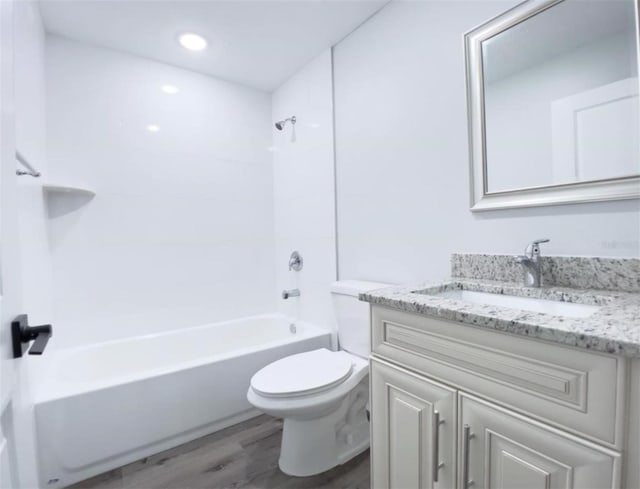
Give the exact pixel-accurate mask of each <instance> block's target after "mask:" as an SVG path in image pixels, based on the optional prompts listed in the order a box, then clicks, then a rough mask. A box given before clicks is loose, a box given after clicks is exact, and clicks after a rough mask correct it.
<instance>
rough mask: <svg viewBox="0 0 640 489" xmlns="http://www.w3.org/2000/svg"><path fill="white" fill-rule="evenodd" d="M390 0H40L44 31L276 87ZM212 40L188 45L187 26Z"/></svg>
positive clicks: (265, 87) (249, 83) (262, 86)
mask: <svg viewBox="0 0 640 489" xmlns="http://www.w3.org/2000/svg"><path fill="white" fill-rule="evenodd" d="M388 1H389V0H284V1H283V0H201V1H192V0H135V1H132V0H127V1H125V0H108V1H107V0H82V1H78V0H41V1H40V7H41V12H42V16H43V20H44V24H45V28H46V30H47V32H49V33H51V34H56V35H60V36H63V37H66V38H69V39H73V40H77V41H82V42H87V43H91V44H94V45H98V46H103V47H106V48H111V49H116V50H118V51H123V52H127V53H131V54H135V55H138V56H143V57H145V58H149V59H153V60H156V61H161V62H164V63H168V64H171V65H174V66H178V67H181V68H187V69H190V70H194V71H198V72H200V73H205V74H208V75H212V76H215V77H218V78H222V79H225V80H229V81H232V82H236V83H241V84H243V85H247V86H251V87H255V88H258V89H261V90H266V91H273V90H274V89H275V88H277V87H278V86H280V85H281V84H282V83H283V82H284V81H286V80H287V79H288V78H289V77H290V76H291V75H293V74H294V73H295V72H296V71H298V70H299V69H300V68H302V67H303V66H304V65H305V64H306V63H308V62H309V61H311V60H312V59H313V58H314V57H316V56H317V55H319V54H320V53H321V52H322V51H323V50H324V49H326V48H328V47H330V46H332V45H334V44H336V43H337V42H338V41H340V40H341V39H342V38H344V37H345V36H346V35H348V34H349V33H350V32H351V31H353V30H354V29H355V28H356V27H357V26H358V25H360V24H361V23H362V22H364V21H365V20H366V19H367V18H369V17H370V16H371V15H373V14H374V13H375V12H377V11H378V10H379V9H380V8H382V7H383V6H384V5H385V4H386V3H388ZM187 31H188V32H196V33H198V34H200V35H202V36H204V37H205V38H206V39H207V40H208V41H209V47H208V49H206V50H205V51H201V52H190V51H187V50H185V49H184V48H182V47H181V46H180V45H179V44H178V42H177V36H178V35H179V34H181V33H183V32H187Z"/></svg>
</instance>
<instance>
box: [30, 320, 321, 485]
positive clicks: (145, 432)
mask: <svg viewBox="0 0 640 489" xmlns="http://www.w3.org/2000/svg"><path fill="white" fill-rule="evenodd" d="M290 324H291V322H290V321H289V320H287V319H286V318H284V317H282V316H277V315H265V316H255V317H250V318H244V319H240V320H235V321H229V322H225V323H218V324H211V325H205V326H198V327H195V328H186V329H183V330H180V331H172V332H168V333H161V334H157V335H149V336H141V337H136V338H131V339H126V340H118V341H110V342H106V343H101V344H97V345H91V346H87V347H80V348H70V349H66V350H59V351H57V352H54V351H52V352H51V355H48V356H49V358H46V368H44V367H45V365H44V364H43V365H42V366H41V367H42V368H40V367H39V366H35V372H33V374H34V376H36V377H37V385H36V388H35V389H34V390H35V392H34V398H35V422H36V434H37V440H38V455H39V469H40V479H41V481H42V486H43V487H52V488H56V487H63V486H66V485H68V484H72V483H74V482H77V481H80V480H83V479H86V478H89V477H92V476H94V475H97V474H99V473H101V472H104V471H107V470H110V469H112V468H115V467H119V466H121V465H124V464H127V463H130V462H133V461H135V460H138V459H140V458H143V457H146V456H149V455H151V454H153V453H157V452H159V451H162V450H165V449H167V448H171V447H173V446H176V445H179V444H181V443H185V442H187V441H189V440H192V439H195V438H198V437H200V436H203V435H206V434H208V433H212V432H214V431H216V430H219V429H221V428H224V427H226V426H229V425H232V424H234V423H237V422H239V421H242V420H245V419H248V418H250V417H253V416H255V415H257V414H259V413H258V412H257V411H255V410H254V409H253V408H252V406H251V405H250V404H249V403H248V402H247V399H246V393H247V389H248V387H249V380H250V379H251V376H252V375H253V374H254V373H255V372H256V371H258V370H259V369H260V368H262V367H263V366H265V365H267V364H268V363H270V362H273V361H274V360H276V359H278V358H282V357H284V356H286V355H291V354H293V353H298V352H302V351H307V350H313V349H316V348H322V347H327V348H330V345H331V334H330V333H329V332H327V331H326V330H323V329H319V328H317V327H314V326H312V325H310V324H306V323H299V322H298V323H296V330H297V331H296V333H295V334H293V333H291V332H290ZM42 360H43V361H44V360H45V357H42Z"/></svg>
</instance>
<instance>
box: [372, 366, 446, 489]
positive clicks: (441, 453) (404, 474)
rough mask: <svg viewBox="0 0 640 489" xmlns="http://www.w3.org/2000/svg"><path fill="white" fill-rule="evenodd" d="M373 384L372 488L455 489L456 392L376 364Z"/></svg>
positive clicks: (373, 370)
mask: <svg viewBox="0 0 640 489" xmlns="http://www.w3.org/2000/svg"><path fill="white" fill-rule="evenodd" d="M371 383H372V398H371V399H372V402H371V427H372V434H371V436H372V440H375V450H374V451H373V452H372V471H373V480H374V483H373V484H372V486H371V487H373V488H375V489H389V488H415V489H422V488H427V487H434V484H435V483H438V487H454V486H455V480H456V479H455V474H456V470H455V465H456V443H455V438H456V423H457V409H456V402H457V393H456V391H455V389H451V388H450V387H446V386H444V385H442V384H440V383H438V382H434V381H432V380H429V379H427V378H425V377H421V376H417V375H413V374H411V373H409V372H406V371H403V370H400V369H397V368H395V367H392V366H389V365H386V364H384V363H382V362H378V361H375V360H374V361H372V366H371Z"/></svg>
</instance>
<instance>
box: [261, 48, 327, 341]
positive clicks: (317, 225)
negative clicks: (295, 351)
mask: <svg viewBox="0 0 640 489" xmlns="http://www.w3.org/2000/svg"><path fill="white" fill-rule="evenodd" d="M332 96H333V95H332V81H331V51H330V50H326V51H325V52H324V53H322V54H321V55H320V56H319V57H317V58H316V59H314V60H313V61H312V62H310V63H309V64H308V65H307V66H305V67H304V68H303V69H302V70H300V71H299V72H298V73H296V75H294V76H293V77H292V78H291V79H289V80H288V81H287V82H286V83H285V84H284V85H282V86H281V87H280V88H278V89H277V90H276V91H275V92H274V94H273V102H272V103H273V106H272V115H273V120H274V121H277V120H281V119H284V118H286V117H290V116H292V115H295V116H296V117H297V123H296V126H295V131H296V141H295V142H291V126H290V125H287V126H286V127H285V128H284V130H283V131H277V130H276V129H275V128H274V127H273V125H272V126H271V127H272V128H273V143H274V147H273V150H274V151H273V153H274V208H275V232H276V254H275V262H276V263H275V265H276V277H277V291H276V293H277V300H278V301H279V302H278V304H279V308H278V309H279V310H280V311H281V312H282V313H284V314H287V315H289V316H292V317H297V318H299V319H301V320H304V321H310V322H313V323H315V324H317V325H321V326H325V327H329V328H333V326H334V319H333V310H332V307H331V297H330V293H329V286H330V284H331V282H333V281H334V280H335V279H336V262H335V207H334V198H335V194H334V164H333V114H332ZM294 250H298V251H299V252H300V253H301V254H302V257H303V259H304V267H303V269H302V270H301V271H299V272H295V271H291V272H290V271H289V270H288V262H289V256H290V254H291V252H292V251H294ZM292 288H299V289H300V291H301V296H300V297H299V298H292V299H288V300H286V301H285V300H282V299H281V298H280V294H281V291H282V290H283V289H292Z"/></svg>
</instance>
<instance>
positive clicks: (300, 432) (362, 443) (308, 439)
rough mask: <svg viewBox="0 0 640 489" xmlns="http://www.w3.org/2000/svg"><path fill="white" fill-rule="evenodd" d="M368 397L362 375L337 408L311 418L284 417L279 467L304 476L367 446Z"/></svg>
mask: <svg viewBox="0 0 640 489" xmlns="http://www.w3.org/2000/svg"><path fill="white" fill-rule="evenodd" d="M368 400H369V385H368V378H367V377H365V378H364V379H363V380H362V381H361V382H360V383H359V384H358V385H357V386H356V387H355V388H354V389H353V390H352V391H351V392H349V394H348V395H347V396H346V397H345V399H344V400H342V402H341V403H340V405H339V406H338V407H337V409H334V410H331V412H329V413H327V414H325V415H324V416H321V417H318V418H313V419H294V418H285V420H284V426H283V429H282V446H281V449H280V461H279V465H280V470H282V472H284V473H285V474H288V475H292V476H297V477H307V476H311V475H316V474H320V473H322V472H325V471H327V470H329V469H331V468H333V467H335V466H337V465H342V464H344V463H345V462H347V461H349V460H351V459H352V458H353V457H355V456H356V455H358V454H360V453H362V452H363V451H364V450H366V449H367V448H368V447H369V422H368V421H367V412H366V406H367V402H368Z"/></svg>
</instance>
